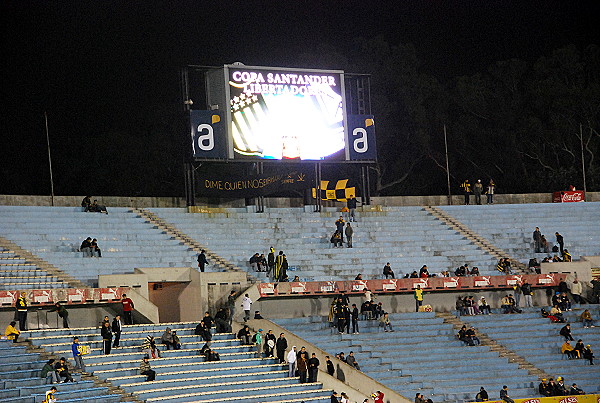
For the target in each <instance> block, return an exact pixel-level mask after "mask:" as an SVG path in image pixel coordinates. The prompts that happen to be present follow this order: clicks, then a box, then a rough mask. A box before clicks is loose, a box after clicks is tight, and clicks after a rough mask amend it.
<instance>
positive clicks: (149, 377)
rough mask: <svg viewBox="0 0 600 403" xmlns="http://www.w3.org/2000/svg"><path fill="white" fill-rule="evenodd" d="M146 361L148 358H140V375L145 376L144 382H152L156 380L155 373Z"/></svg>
mask: <svg viewBox="0 0 600 403" xmlns="http://www.w3.org/2000/svg"><path fill="white" fill-rule="evenodd" d="M148 360H149V357H148V356H147V355H146V356H144V358H142V363H141V364H140V375H146V382H152V381H153V380H154V379H156V371H154V370H153V369H152V367H151V366H150V362H149V361H148Z"/></svg>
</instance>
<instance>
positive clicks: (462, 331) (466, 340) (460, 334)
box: [456, 325, 475, 346]
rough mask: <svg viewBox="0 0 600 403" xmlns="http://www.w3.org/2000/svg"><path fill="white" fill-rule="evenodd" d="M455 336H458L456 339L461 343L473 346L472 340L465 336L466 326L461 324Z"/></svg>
mask: <svg viewBox="0 0 600 403" xmlns="http://www.w3.org/2000/svg"><path fill="white" fill-rule="evenodd" d="M456 337H458V340H460V341H462V342H463V343H465V344H466V345H468V346H474V345H475V344H473V340H470V339H469V338H468V337H467V326H466V325H463V326H462V327H461V328H460V330H459V331H458V334H457V335H456Z"/></svg>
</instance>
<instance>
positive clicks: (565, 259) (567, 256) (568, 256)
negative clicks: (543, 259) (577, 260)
mask: <svg viewBox="0 0 600 403" xmlns="http://www.w3.org/2000/svg"><path fill="white" fill-rule="evenodd" d="M562 261H563V262H572V261H573V256H571V254H570V253H569V250H568V249H565V250H563V253H562Z"/></svg>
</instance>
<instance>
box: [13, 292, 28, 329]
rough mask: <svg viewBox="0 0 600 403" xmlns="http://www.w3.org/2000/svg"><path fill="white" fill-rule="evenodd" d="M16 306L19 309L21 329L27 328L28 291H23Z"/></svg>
mask: <svg viewBox="0 0 600 403" xmlns="http://www.w3.org/2000/svg"><path fill="white" fill-rule="evenodd" d="M15 308H16V309H17V316H18V318H19V330H21V331H23V330H27V293H26V292H25V291H23V292H22V293H21V296H20V297H19V299H17V303H16V306H15Z"/></svg>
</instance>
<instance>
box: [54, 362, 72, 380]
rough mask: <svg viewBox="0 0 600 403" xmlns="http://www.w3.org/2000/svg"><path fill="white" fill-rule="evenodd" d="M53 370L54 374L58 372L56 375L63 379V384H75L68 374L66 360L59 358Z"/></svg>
mask: <svg viewBox="0 0 600 403" xmlns="http://www.w3.org/2000/svg"><path fill="white" fill-rule="evenodd" d="M54 369H55V370H56V372H58V375H59V376H60V377H61V378H65V379H64V380H63V382H75V381H74V380H73V377H72V376H71V374H70V373H69V367H68V366H67V360H66V358H65V357H60V361H58V362H57V363H56V364H54Z"/></svg>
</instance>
